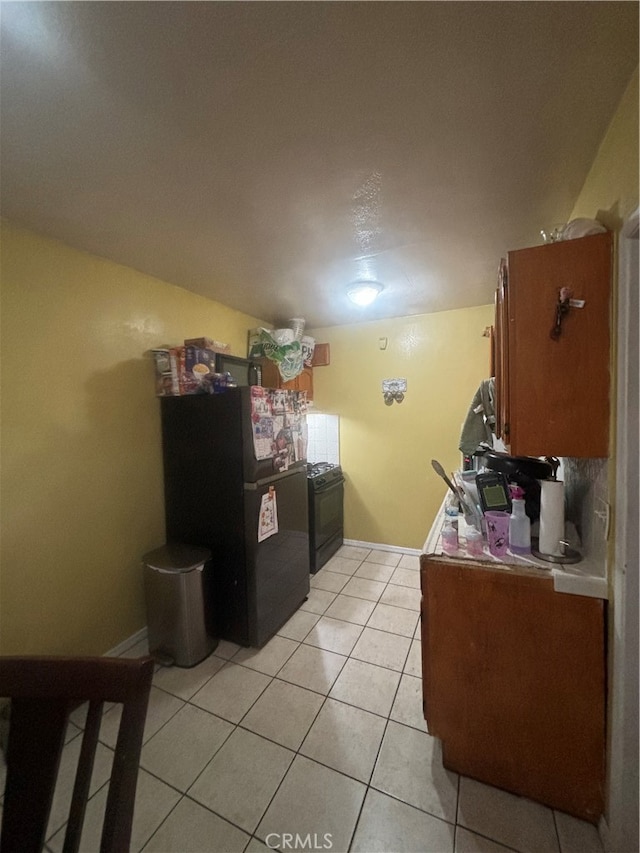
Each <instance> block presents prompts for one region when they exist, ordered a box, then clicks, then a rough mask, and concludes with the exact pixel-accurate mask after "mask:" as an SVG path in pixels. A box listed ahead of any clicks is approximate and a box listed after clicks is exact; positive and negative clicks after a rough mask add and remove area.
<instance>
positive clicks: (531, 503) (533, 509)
mask: <svg viewBox="0 0 640 853" xmlns="http://www.w3.org/2000/svg"><path fill="white" fill-rule="evenodd" d="M481 458H482V460H483V462H484V465H485V467H487V468H489V469H490V470H492V471H499V472H500V473H501V474H504V475H505V476H506V478H507V481H508V482H509V483H515V484H516V485H517V486H520V487H521V488H522V489H524V495H525V510H526V513H527V515H528V516H529V518H530V519H531V521H536V520H537V519H538V518H539V517H540V483H539V482H538V480H551V479H555V474H556V471H557V469H558V465H559V464H560V462H559V460H558V459H556V458H555V457H552V456H550V457H547V458H546V459H537V458H536V457H535V456H509V454H507V453H500V452H499V451H497V450H487V451H486V452H485V453H484V454H483V455H482V457H481Z"/></svg>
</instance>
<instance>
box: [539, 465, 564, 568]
mask: <svg viewBox="0 0 640 853" xmlns="http://www.w3.org/2000/svg"><path fill="white" fill-rule="evenodd" d="M539 482H540V541H539V543H538V550H539V551H540V553H541V554H550V555H552V556H560V555H561V554H562V551H561V549H560V540H561V539H564V483H563V482H562V480H540V481H539Z"/></svg>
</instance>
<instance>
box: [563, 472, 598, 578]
mask: <svg viewBox="0 0 640 853" xmlns="http://www.w3.org/2000/svg"><path fill="white" fill-rule="evenodd" d="M563 463H564V484H565V487H564V491H565V499H566V519H567V521H572V522H573V523H574V524H575V525H576V529H577V531H578V534H579V536H580V539H581V541H582V552H583V554H585V555H588V556H591V557H593V558H595V559H599V560H601V561H602V562H603V563H605V562H606V556H607V516H608V512H609V482H608V477H609V462H608V459H574V458H572V457H565V458H564V459H563Z"/></svg>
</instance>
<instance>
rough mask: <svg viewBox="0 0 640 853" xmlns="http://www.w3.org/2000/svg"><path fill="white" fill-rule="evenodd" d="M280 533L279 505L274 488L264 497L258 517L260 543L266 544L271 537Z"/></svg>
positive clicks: (270, 488) (271, 487)
mask: <svg viewBox="0 0 640 853" xmlns="http://www.w3.org/2000/svg"><path fill="white" fill-rule="evenodd" d="M277 532H278V504H277V503H276V490H275V488H274V487H273V486H270V487H269V491H268V492H267V493H266V494H265V495H263V496H262V500H261V501H260V514H259V516H258V542H264V540H265V539H268V538H269V536H273V535H274V534H275V533H277Z"/></svg>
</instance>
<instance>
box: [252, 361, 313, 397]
mask: <svg viewBox="0 0 640 853" xmlns="http://www.w3.org/2000/svg"><path fill="white" fill-rule="evenodd" d="M260 364H261V365H262V384H263V386H264V387H265V388H286V389H287V390H289V391H306V392H307V399H308V400H313V369H312V368H311V367H304V368H303V370H302V373H301V374H300V375H299V376H296V378H295V379H291V380H289V381H288V382H284V381H283V379H282V377H281V376H280V371H279V370H278V366H277V365H276V363H275V362H274V361H271V359H270V358H262V359H260Z"/></svg>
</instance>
